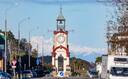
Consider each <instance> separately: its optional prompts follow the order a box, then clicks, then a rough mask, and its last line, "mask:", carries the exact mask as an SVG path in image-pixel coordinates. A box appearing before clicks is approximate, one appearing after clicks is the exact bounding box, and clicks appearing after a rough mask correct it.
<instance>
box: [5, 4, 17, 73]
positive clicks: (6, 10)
mask: <svg viewBox="0 0 128 79" xmlns="http://www.w3.org/2000/svg"><path fill="white" fill-rule="evenodd" d="M15 5H18V4H17V3H16V4H15ZM13 7H14V5H13V6H10V7H9V8H6V9H5V11H4V14H5V54H4V62H5V64H4V71H5V72H6V71H7V68H6V65H7V13H8V11H9V10H10V9H12V8H13Z"/></svg>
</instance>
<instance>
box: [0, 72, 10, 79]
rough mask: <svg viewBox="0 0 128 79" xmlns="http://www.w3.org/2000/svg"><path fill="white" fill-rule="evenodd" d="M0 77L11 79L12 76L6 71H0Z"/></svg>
mask: <svg viewBox="0 0 128 79" xmlns="http://www.w3.org/2000/svg"><path fill="white" fill-rule="evenodd" d="M0 79H12V76H11V75H10V74H8V73H7V72H3V71H0Z"/></svg>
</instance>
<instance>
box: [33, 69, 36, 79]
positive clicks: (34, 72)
mask: <svg viewBox="0 0 128 79" xmlns="http://www.w3.org/2000/svg"><path fill="white" fill-rule="evenodd" d="M32 74H33V77H34V78H35V77H37V73H36V71H35V70H32Z"/></svg>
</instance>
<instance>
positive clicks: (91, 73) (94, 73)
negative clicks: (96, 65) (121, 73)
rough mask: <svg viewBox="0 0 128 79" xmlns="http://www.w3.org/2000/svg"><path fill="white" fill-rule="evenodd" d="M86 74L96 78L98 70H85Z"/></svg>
mask: <svg viewBox="0 0 128 79" xmlns="http://www.w3.org/2000/svg"><path fill="white" fill-rule="evenodd" d="M87 75H88V76H89V77H90V78H98V72H96V71H90V70H89V71H87Z"/></svg>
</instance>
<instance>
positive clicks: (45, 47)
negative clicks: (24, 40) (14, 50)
mask: <svg viewBox="0 0 128 79" xmlns="http://www.w3.org/2000/svg"><path fill="white" fill-rule="evenodd" d="M31 44H32V47H33V49H37V48H38V52H39V55H41V54H42V52H43V54H44V55H50V54H51V50H52V39H46V38H44V37H41V36H34V37H32V38H31Z"/></svg>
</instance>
